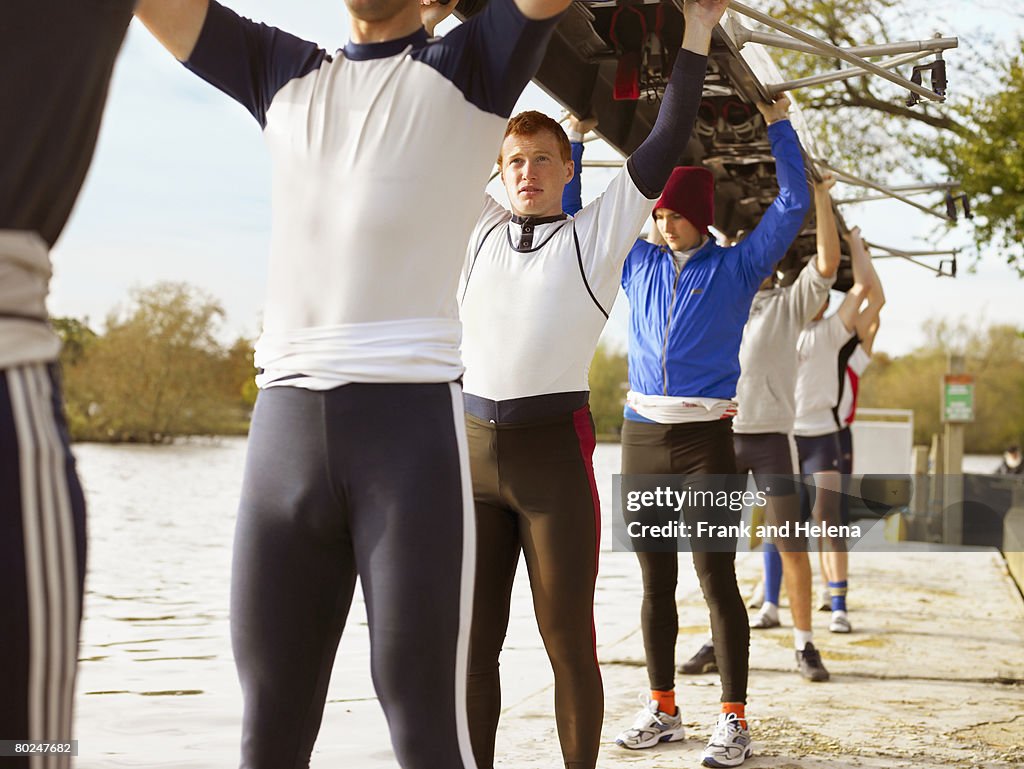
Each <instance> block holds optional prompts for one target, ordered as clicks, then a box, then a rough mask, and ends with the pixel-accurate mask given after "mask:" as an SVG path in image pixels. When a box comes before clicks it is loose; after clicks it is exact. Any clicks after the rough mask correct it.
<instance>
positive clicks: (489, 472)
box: [467, 407, 604, 769]
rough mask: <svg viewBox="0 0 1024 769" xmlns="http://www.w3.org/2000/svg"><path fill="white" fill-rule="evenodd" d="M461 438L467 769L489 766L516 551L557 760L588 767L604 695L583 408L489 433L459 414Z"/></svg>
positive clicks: (590, 440)
mask: <svg viewBox="0 0 1024 769" xmlns="http://www.w3.org/2000/svg"><path fill="white" fill-rule="evenodd" d="M467 431H468V433H469V447H470V457H471V460H472V468H473V496H474V498H475V500H476V521H477V543H478V544H477V553H478V557H477V570H476V587H475V595H474V605H473V631H472V641H471V643H470V667H469V724H470V731H471V733H472V737H473V752H474V754H475V756H476V761H477V765H478V766H479V767H480V769H490V768H491V767H492V766H493V763H494V737H495V732H496V731H497V727H498V717H499V715H500V713H501V683H500V679H499V673H498V657H499V655H500V653H501V647H502V644H503V642H504V640H505V633H506V631H507V629H508V618H509V603H510V599H511V595H512V580H513V577H514V576H515V572H516V565H517V564H518V562H519V553H520V550H522V552H523V555H524V556H525V558H526V567H527V569H528V570H529V575H530V585H531V587H532V589H533V606H534V612H535V613H536V616H537V626H538V627H539V629H540V634H541V637H542V638H543V639H544V648H545V649H546V650H547V653H548V659H549V660H550V661H551V667H552V670H553V671H554V674H555V720H556V723H557V726H558V738H559V741H560V743H561V747H562V757H563V760H564V761H565V766H566V767H571V769H593V767H594V766H595V764H596V763H597V753H598V746H599V743H600V739H601V724H602V721H603V719H604V689H603V686H602V684H601V672H600V670H599V669H598V665H597V654H596V639H595V635H594V614H593V612H594V582H595V579H596V576H597V556H598V544H599V537H600V520H601V513H600V508H599V504H598V499H597V490H596V486H595V484H594V471H593V465H592V457H593V452H594V431H593V423H592V421H591V418H590V410H589V409H588V408H587V407H584V408H582V409H580V410H579V411H577V412H575V413H573V414H565V415H563V416H561V417H559V418H554V419H548V420H544V421H543V422H539V423H529V424H498V425H495V424H491V423H488V422H485V421H483V420H481V419H478V418H476V417H473V416H468V417H467ZM538 763H540V764H545V763H547V764H550V762H545V761H544V760H541V759H538Z"/></svg>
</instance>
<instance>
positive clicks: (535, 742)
mask: <svg viewBox="0 0 1024 769" xmlns="http://www.w3.org/2000/svg"><path fill="white" fill-rule="evenodd" d="M604 556H605V558H604V561H603V562H602V566H604V567H605V569H606V572H605V576H606V577H608V578H610V579H611V580H612V581H614V582H620V581H622V582H625V581H626V579H627V577H626V575H624V574H623V575H621V578H617V577H616V576H612V575H609V574H608V572H615V571H620V570H629V566H630V565H629V564H628V563H622V561H624V560H626V559H633V560H635V558H634V556H632V555H631V554H628V553H605V554H604ZM682 558H683V559H684V560H688V558H687V556H685V555H684V556H682ZM759 562H760V558H759V556H756V555H751V554H742V555H741V556H740V557H739V562H738V571H739V574H740V580H741V584H743V585H745V586H747V587H749V586H751V585H753V584H754V583H755V582H756V581H757V579H758V576H759V567H760V563H759ZM687 571H688V573H686V572H687ZM681 572H684V574H683V576H682V577H681V582H683V581H685V580H684V578H685V579H688V580H689V585H688V586H687V587H684V588H682V589H681V591H680V593H679V596H680V600H679V608H680V632H679V642H678V645H677V658H678V660H679V661H682V660H685V659H686V658H688V657H689V656H690V654H692V653H693V652H694V651H696V650H697V648H698V647H699V646H700V644H701V643H702V642H703V640H704V638H705V636H706V633H707V612H706V609H705V608H704V606H703V601H702V599H701V596H700V592H699V589H698V588H696V586H695V579H696V578H695V576H694V575H693V572H692V568H688V567H682V568H681ZM635 576H636V578H637V579H636V581H635V584H634V585H633V589H632V590H626V589H625V588H626V585H625V584H623V585H622V588H623V589H622V590H621V591H619V590H616V591H614V592H612V594H611V595H612V596H614V600H608V599H609V591H607V590H606V591H605V596H604V598H605V602H604V604H603V605H600V606H599V607H598V611H599V613H598V628H599V631H600V630H601V629H602V623H601V618H602V616H607V614H608V613H609V612H614V613H616V614H620V613H621V615H623V617H625V616H628V617H630V619H631V623H629V624H631V627H629V628H628V629H623V628H622V627H621V625H620V623H618V622H616V623H613V624H615V625H616V626H619V628H618V632H609V631H608V629H607V627H605V629H604V632H603V633H602V637H601V639H600V640H601V644H600V647H599V655H600V659H601V661H602V670H603V673H604V682H605V702H606V714H605V728H604V733H603V738H604V743H605V744H604V746H603V747H602V755H601V759H600V762H599V765H600V766H601V767H606V768H607V769H611V768H612V767H636V768H637V769H639V768H640V767H650V769H662V768H663V767H664V768H666V769H667V768H668V767H678V766H687V765H689V766H696V765H698V764H699V760H700V751H701V749H702V748H703V745H704V742H705V741H706V740H707V737H708V735H709V734H710V729H711V725H712V721H713V719H714V717H715V715H716V713H717V710H718V700H719V694H720V691H719V685H718V676H717V674H708V675H702V676H679V678H678V679H677V682H676V690H677V702H678V703H679V705H680V707H681V709H682V713H683V720H684V722H685V723H686V724H687V739H686V740H684V741H682V742H678V743H671V744H666V745H661V746H658V747H655V748H652V749H649V750H643V751H626V750H623V749H621V748H618V747H617V746H615V745H614V743H613V741H614V738H615V735H616V734H617V733H618V732H619V731H620V730H622V729H624V728H626V727H628V726H629V724H630V722H631V720H632V718H633V716H634V714H635V713H636V711H637V709H638V707H639V703H638V695H640V694H642V693H643V692H644V689H645V686H646V676H645V670H644V667H643V646H642V640H641V635H640V629H639V609H638V606H637V605H636V595H637V594H638V589H639V581H638V578H639V575H638V574H637V575H635ZM850 582H851V589H850V595H849V606H850V616H851V620H852V621H853V623H854V632H853V633H851V634H849V635H845V636H844V635H837V634H832V633H829V632H828V630H827V617H828V615H827V614H826V613H818V614H816V615H815V618H814V620H815V624H816V627H815V635H816V639H815V640H816V642H817V644H816V645H817V646H818V647H819V649H821V651H822V657H823V659H824V661H825V664H826V666H827V667H828V668H829V670H830V671H831V673H832V680H831V681H829V682H827V683H818V684H812V683H809V682H807V681H804V680H803V679H802V678H800V677H799V675H798V674H797V673H796V672H795V669H794V656H793V643H792V630H791V622H790V619H789V616H788V610H787V609H785V608H784V609H783V610H782V612H781V616H782V619H783V627H781V628H775V629H771V630H752V631H751V649H750V661H751V674H750V695H749V704H748V708H747V710H748V716H749V718H750V723H751V728H752V734H753V737H754V740H755V751H756V752H755V758H754V759H752V760H751V761H748V762H747V763H746V764H744V766H750V767H752V768H753V769H756V767H768V766H771V767H778V768H780V769H782V768H785V769H812V768H816V767H829V768H830V769H845V768H846V767H850V768H853V767H858V768H859V769H868V768H873V767H908V768H909V767H940V766H941V767H963V768H964V769H967V768H968V767H1020V766H1024V602H1022V600H1021V594H1020V592H1019V591H1018V590H1017V587H1016V585H1015V583H1014V582H1013V581H1012V580H1011V579H1010V577H1009V575H1008V573H1007V571H1006V568H1005V562H1004V560H1003V559H1002V557H1001V556H1000V555H999V554H998V553H995V552H993V551H976V552H962V553H927V552H920V553H915V552H910V553H905V554H891V553H885V554H881V553H879V554H855V555H853V556H851V577H850ZM627 593H629V595H627ZM783 602H785V596H783ZM520 643H521V642H520ZM535 653H536V654H538V655H542V651H541V650H540V649H539V648H538V649H536V650H535ZM527 656H528V655H527V652H526V650H525V649H517V650H516V654H514V655H509V657H510V658H509V659H508V660H507V661H506V662H505V663H504V665H503V675H504V677H505V678H506V679H517V678H520V676H521V675H522V674H523V672H524V670H523V668H521V667H520V665H519V664H518V661H516V660H515V658H516V657H522V658H523V659H522V663H526V661H527V660H526V659H525V658H526V657H527ZM533 662H534V664H533V665H530V669H532V670H533V671H537V670H538V669H539V667H540V663H541V660H540V659H539V658H538V659H536V660H534V661H533ZM540 679H541V676H539V675H535V674H534V675H530V680H531V681H535V684H534V685H533V686H532V687H529V688H531V690H530V691H529V692H528V693H525V694H523V693H522V692H517V696H516V697H514V698H510V697H506V703H507V705H506V708H505V712H504V714H503V717H502V723H501V727H500V734H499V742H498V753H499V755H500V756H501V759H500V761H498V762H496V766H500V767H509V769H511V768H512V767H516V769H525V768H526V767H530V768H531V769H532V767H556V766H560V761H559V760H558V758H559V755H558V752H557V748H556V745H557V742H556V741H555V740H556V737H555V730H554V723H553V720H552V716H551V713H552V704H551V703H552V691H551V685H550V681H549V677H544V680H543V681H542V680H540ZM517 688H519V689H522V688H524V687H523V681H521V680H520V681H519V682H518V683H517Z"/></svg>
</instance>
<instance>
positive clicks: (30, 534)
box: [7, 368, 46, 769]
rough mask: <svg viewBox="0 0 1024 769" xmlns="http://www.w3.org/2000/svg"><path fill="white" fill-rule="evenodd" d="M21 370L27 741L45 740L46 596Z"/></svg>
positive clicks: (35, 764)
mask: <svg viewBox="0 0 1024 769" xmlns="http://www.w3.org/2000/svg"><path fill="white" fill-rule="evenodd" d="M24 371H25V370H24V368H16V369H10V370H9V371H8V377H7V380H8V385H9V389H10V394H11V412H12V414H13V416H14V432H15V434H16V436H17V440H18V464H19V465H20V467H19V470H20V476H21V526H22V533H23V536H24V542H25V587H26V592H27V595H26V603H27V604H28V641H29V651H28V692H27V695H28V702H27V706H28V732H29V733H28V734H27V735H25V737H26V738H27V739H29V740H42V739H45V737H44V735H43V732H44V729H45V725H44V712H43V708H44V706H45V703H44V697H43V684H44V680H45V674H46V671H45V669H44V667H43V666H44V665H45V663H46V635H45V634H46V627H45V616H46V605H45V604H46V595H45V593H44V592H43V564H42V551H41V544H40V532H39V519H38V514H39V504H38V502H37V499H36V477H37V475H38V471H37V468H36V446H35V443H34V435H33V431H32V417H31V412H30V408H29V403H28V393H27V392H26V382H25V377H24ZM29 766H30V767H31V769H42V767H43V756H42V755H40V754H33V755H32V756H30V758H29Z"/></svg>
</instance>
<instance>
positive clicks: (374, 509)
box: [136, 0, 569, 769]
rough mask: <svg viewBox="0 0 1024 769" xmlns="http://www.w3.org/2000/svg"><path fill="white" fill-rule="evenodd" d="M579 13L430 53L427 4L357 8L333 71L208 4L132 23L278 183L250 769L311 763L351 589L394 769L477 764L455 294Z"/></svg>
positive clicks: (245, 531)
mask: <svg viewBox="0 0 1024 769" xmlns="http://www.w3.org/2000/svg"><path fill="white" fill-rule="evenodd" d="M568 4H569V0H491V1H490V2H489V3H488V4H487V6H486V8H484V10H483V11H482V12H481V13H479V14H478V15H476V16H474V17H473V18H472V19H469V20H468V21H467V22H466V23H464V24H462V25H461V26H459V27H457V28H456V29H454V30H453V31H451V32H450V33H449V34H448V35H446V36H445V37H443V38H439V39H433V40H431V39H429V38H428V36H427V32H426V30H425V29H424V28H423V24H422V21H421V18H420V8H421V5H420V3H419V2H418V0H346V6H347V8H348V12H349V18H350V31H351V36H350V40H349V42H348V44H347V45H346V46H345V47H344V48H343V49H341V50H339V51H337V52H335V53H333V54H331V53H328V52H327V51H325V50H324V49H322V48H321V47H319V46H318V45H316V44H314V43H311V42H307V41H305V40H301V39H299V38H297V37H295V36H293V35H290V34H288V33H287V32H284V31H282V30H280V29H277V28H275V27H271V26H267V25H265V24H259V23H256V22H253V21H250V20H248V19H244V18H242V17H240V16H239V15H238V14H236V13H234V12H233V11H231V10H229V9H228V8H226V7H224V6H223V5H221V4H219V3H217V2H215V1H214V0H142V2H140V4H139V7H138V9H137V11H136V14H137V15H138V16H139V17H140V18H141V19H142V21H143V22H144V23H145V24H146V26H147V27H149V29H150V30H151V31H152V32H153V33H154V35H155V36H156V37H157V38H158V39H159V40H160V41H161V42H162V43H163V44H164V45H165V46H166V47H167V48H168V49H169V50H170V52H171V53H172V54H174V56H175V57H177V58H178V59H179V60H181V61H182V62H183V63H184V64H185V66H186V67H187V68H188V69H189V70H191V71H192V72H194V73H195V74H197V75H198V76H200V77H201V78H203V79H205V80H207V81H208V82H209V83H211V84H212V85H214V86H216V87H217V88H219V89H220V90H221V91H223V92H224V93H226V94H227V95H228V96H230V97H231V98H233V99H235V100H236V101H238V102H240V103H241V104H242V106H243V107H244V108H245V109H246V110H248V111H249V113H250V114H251V115H252V116H253V118H254V119H255V120H256V122H257V124H258V125H259V127H260V129H262V131H263V136H264V139H265V140H266V143H267V146H268V148H269V151H270V156H271V160H272V166H273V204H274V205H273V240H272V244H271V254H270V270H269V283H268V291H267V300H266V309H265V312H264V326H263V333H262V335H261V336H260V339H259V341H258V342H257V343H256V365H257V367H259V368H260V369H261V373H260V375H259V376H258V377H257V384H258V385H259V386H260V388H261V389H260V393H259V397H258V399H257V402H256V408H255V412H254V414H253V422H252V427H251V429H250V434H249V453H248V459H247V464H246V471H245V479H244V481H243V488H242V499H241V505H240V509H239V514H238V523H237V528H236V534H235V547H234V565H233V573H232V588H231V630H232V641H233V645H234V651H235V661H236V664H237V666H238V672H239V677H240V679H241V683H242V692H243V696H244V700H245V710H244V714H243V726H242V730H243V734H242V761H241V765H242V767H243V769H257V768H262V767H266V768H267V769H299V767H306V766H307V765H308V763H309V758H310V753H311V751H312V749H313V743H314V741H315V740H316V736H317V732H318V730H319V728H320V721H321V717H322V714H323V708H324V700H325V696H326V693H327V685H328V681H329V679H330V674H331V668H332V664H333V661H334V656H335V652H336V651H337V647H338V642H339V638H340V636H341V634H342V630H343V628H344V626H345V621H346V618H347V615H348V610H349V606H350V603H351V600H352V594H353V590H354V586H355V581H356V576H357V575H358V576H359V577H360V581H361V584H362V588H363V594H364V597H365V599H366V608H367V616H368V622H369V632H370V644H371V647H372V654H371V658H370V665H371V670H372V673H373V681H374V686H375V688H376V690H377V694H378V697H379V699H380V703H381V706H382V707H383V709H384V713H385V715H386V717H387V721H388V727H389V729H390V736H391V744H392V746H393V748H394V751H395V755H396V757H397V759H398V763H399V765H401V766H402V767H405V768H406V769H413V768H415V769H427V768H428V767H429V769H437V767H444V769H460V768H461V767H466V768H467V769H472V767H475V762H474V760H473V753H472V747H471V744H470V736H469V729H468V721H467V714H466V668H467V660H468V652H469V625H470V614H471V610H472V600H473V599H472V594H473V593H472V583H473V575H474V570H475V540H476V536H475V524H474V518H473V499H472V493H471V485H470V476H469V462H468V455H467V452H466V432H465V424H464V421H463V409H462V390H461V387H460V386H459V379H460V378H461V376H462V372H463V367H462V362H461V359H460V355H459V340H460V337H461V325H460V323H459V318H458V307H457V303H456V288H457V286H458V280H459V274H460V270H461V268H462V262H463V253H464V251H465V244H466V241H467V240H468V239H469V235H470V232H471V231H472V228H473V224H474V222H475V221H476V216H477V212H478V211H479V205H480V196H481V194H482V193H483V189H484V186H485V185H486V183H487V177H488V174H489V173H490V169H491V167H492V166H493V164H494V156H495V154H496V153H497V150H498V148H499V146H500V143H501V137H502V133H503V131H504V130H505V124H506V122H507V120H508V117H509V115H510V113H511V111H512V108H513V106H514V105H515V102H516V100H517V98H518V97H519V95H520V93H521V92H522V90H523V88H524V87H525V86H526V84H527V83H528V82H529V80H530V78H531V77H532V76H533V74H534V73H535V71H536V69H537V67H538V66H539V64H540V60H541V58H542V55H543V52H544V50H545V48H546V46H547V42H548V39H549V38H550V36H551V33H552V31H553V29H554V27H555V24H556V23H557V19H558V16H559V14H560V13H561V12H562V11H564V10H565V8H566V7H567V6H568ZM428 5H429V3H428ZM428 10H429V9H428ZM442 189H443V194H440V191H441V190H442ZM398 223H400V226H399V224H398Z"/></svg>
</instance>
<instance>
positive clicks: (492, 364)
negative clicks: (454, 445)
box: [459, 164, 655, 401]
mask: <svg viewBox="0 0 1024 769" xmlns="http://www.w3.org/2000/svg"><path fill="white" fill-rule="evenodd" d="M654 203H655V201H654V200H652V199H650V198H647V197H646V196H644V194H643V193H642V192H640V190H639V189H637V186H636V184H635V183H634V182H633V180H632V178H631V177H630V174H629V170H628V168H627V165H626V164H624V165H623V167H622V169H621V170H620V171H619V173H618V174H616V176H615V178H614V179H613V180H612V182H611V184H610V185H609V186H608V189H607V190H605V192H604V194H603V195H601V196H600V197H599V198H597V199H596V200H594V201H592V202H591V203H590V204H589V205H587V206H585V207H584V208H583V209H582V210H581V211H580V212H579V213H578V214H576V216H575V218H565V219H560V220H558V221H554V222H544V223H540V224H534V223H531V222H530V220H525V223H524V224H520V223H518V222H517V221H513V217H512V213H511V212H510V211H509V210H508V209H506V208H505V207H504V206H501V205H499V204H498V203H497V202H496V201H495V200H494V199H493V198H491V197H490V196H486V202H485V204H484V210H483V213H482V214H481V215H480V218H479V220H478V221H477V224H476V227H475V228H474V230H473V236H472V238H470V241H469V246H468V248H467V250H466V263H465V268H464V270H463V274H462V281H461V283H460V285H459V301H460V304H461V310H462V321H463V324H464V327H465V331H464V336H463V340H462V356H463V359H464V361H465V364H466V374H465V378H464V379H463V388H464V390H465V392H467V393H469V394H471V395H476V396H478V397H481V398H487V399H489V400H494V401H503V400H510V399H513V398H524V397H530V396H534V395H548V394H552V393H563V392H579V391H583V390H589V389H590V386H589V384H588V381H587V375H588V371H589V368H590V361H591V359H592V358H593V357H594V349H595V348H596V347H597V341H598V338H599V337H600V336H601V330H602V329H603V328H604V324H605V321H606V320H607V319H608V312H610V311H611V307H612V304H613V303H614V301H615V296H616V294H617V293H618V290H619V280H620V279H621V275H622V263H623V261H625V258H626V254H627V253H629V249H630V248H631V247H632V246H633V244H634V243H635V242H636V237H637V234H638V233H639V232H640V230H641V228H642V227H643V224H644V220H645V219H647V217H649V216H650V215H651V211H652V209H653V208H654ZM517 219H518V218H517ZM524 226H526V227H530V228H531V229H532V232H524V230H523V228H524ZM524 235H525V236H527V239H528V240H531V239H532V245H530V246H529V247H528V248H520V247H519V246H520V244H521V243H522V241H523V237H524ZM531 236H532V237H531ZM577 242H578V244H579V249H578V251H577Z"/></svg>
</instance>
